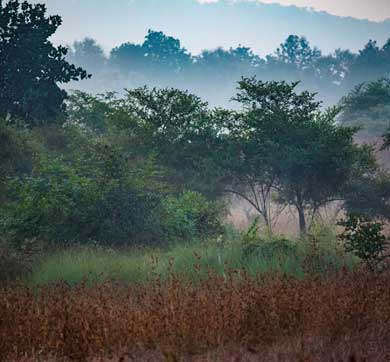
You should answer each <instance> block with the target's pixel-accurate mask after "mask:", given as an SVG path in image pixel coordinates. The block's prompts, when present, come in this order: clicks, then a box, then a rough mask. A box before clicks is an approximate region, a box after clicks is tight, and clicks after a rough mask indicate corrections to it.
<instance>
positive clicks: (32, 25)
mask: <svg viewBox="0 0 390 362" xmlns="http://www.w3.org/2000/svg"><path fill="white" fill-rule="evenodd" d="M61 23H62V19H61V17H60V16H49V17H46V6H45V5H42V4H36V5H33V4H29V3H28V2H27V1H24V2H20V1H19V0H10V1H7V2H6V3H5V4H4V5H3V2H1V3H0V29H1V31H0V69H1V72H0V116H1V117H4V118H6V117H8V118H9V117H12V118H20V119H23V120H25V121H26V122H27V123H28V124H29V125H37V124H40V123H45V122H47V121H49V120H52V121H53V119H55V118H57V117H58V116H59V114H61V113H62V112H63V111H64V99H65V98H66V92H65V91H64V90H63V89H61V88H60V87H59V86H58V83H67V82H69V81H71V80H79V79H83V78H86V77H87V73H86V72H85V71H84V70H83V69H81V68H77V67H75V66H74V65H71V64H69V63H68V62H67V61H66V60H65V55H66V53H67V49H66V48H64V47H62V46H59V47H54V46H53V44H52V43H51V42H50V41H49V40H48V38H49V37H50V36H52V35H53V34H54V33H55V32H56V30H57V29H58V27H59V26H60V25H61Z"/></svg>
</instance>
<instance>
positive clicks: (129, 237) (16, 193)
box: [2, 158, 159, 244]
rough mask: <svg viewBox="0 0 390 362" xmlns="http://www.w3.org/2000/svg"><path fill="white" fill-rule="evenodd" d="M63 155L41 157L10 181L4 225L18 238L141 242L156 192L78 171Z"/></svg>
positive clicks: (147, 233) (148, 230) (148, 232)
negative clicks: (28, 171)
mask: <svg viewBox="0 0 390 362" xmlns="http://www.w3.org/2000/svg"><path fill="white" fill-rule="evenodd" d="M77 171H78V170H76V169H75V168H74V167H73V166H72V165H69V164H67V163H66V162H64V161H63V160H62V159H61V158H47V159H43V160H41V162H40V163H39V165H38V166H37V167H36V169H35V170H34V173H33V174H32V175H29V176H24V177H18V178H15V179H13V180H12V181H11V182H10V183H9V190H10V191H11V196H12V202H9V203H7V204H6V206H5V208H4V209H3V213H2V215H3V217H2V228H3V231H4V232H5V233H6V234H7V235H8V237H10V238H11V239H12V240H14V241H15V242H16V243H21V242H22V241H24V240H25V239H32V238H38V239H41V240H45V241H48V242H52V243H62V244H74V243H80V242H87V241H89V240H94V241H96V242H98V243H101V244H104V243H109V244H119V243H129V242H133V243H135V242H137V241H139V242H143V241H146V240H147V239H149V238H152V236H154V235H152V234H156V233H157V232H156V231H155V230H154V219H153V216H154V213H155V209H156V208H157V207H158V205H159V197H158V196H155V195H153V194H142V193H140V192H137V190H133V189H131V188H128V187H125V186H123V185H120V183H118V182H115V181H116V180H114V179H106V180H100V179H99V178H96V177H92V176H85V175H80V173H78V172H77Z"/></svg>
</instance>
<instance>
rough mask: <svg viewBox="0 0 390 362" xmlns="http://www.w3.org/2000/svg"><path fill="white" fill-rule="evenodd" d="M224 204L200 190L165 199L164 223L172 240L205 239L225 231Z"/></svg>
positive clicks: (166, 231) (166, 232)
mask: <svg viewBox="0 0 390 362" xmlns="http://www.w3.org/2000/svg"><path fill="white" fill-rule="evenodd" d="M223 210H224V209H223V205H221V204H220V203H217V202H212V201H208V200H207V199H206V198H205V197H204V196H202V195H201V194H200V193H198V192H192V191H189V192H184V193H182V194H181V195H179V196H178V197H175V196H169V197H167V198H166V199H165V200H164V204H163V215H162V224H163V227H164V229H165V234H167V235H169V236H170V239H171V240H177V239H184V240H205V239H207V238H211V237H215V236H218V235H220V234H222V233H223V227H222V225H221V214H222V212H223Z"/></svg>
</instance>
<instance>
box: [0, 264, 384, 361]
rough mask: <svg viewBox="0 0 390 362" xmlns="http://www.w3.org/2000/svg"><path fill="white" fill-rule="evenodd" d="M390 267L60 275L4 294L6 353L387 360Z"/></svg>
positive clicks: (37, 357)
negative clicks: (92, 280) (85, 279)
mask: <svg viewBox="0 0 390 362" xmlns="http://www.w3.org/2000/svg"><path fill="white" fill-rule="evenodd" d="M389 284H390V276H389V275H386V274H382V275H372V274H369V273H362V272H361V273H360V272H354V273H351V272H347V271H343V272H340V273H338V274H335V275H333V276H328V277H326V278H318V277H317V278H305V279H289V278H285V277H280V276H271V275H267V276H263V278H262V279H258V278H252V277H250V276H248V275H246V274H245V273H239V272H238V271H235V272H231V273H230V274H229V275H227V277H226V278H220V277H218V276H215V275H210V276H209V277H208V278H207V279H205V280H203V281H202V282H200V283H195V284H194V283H184V282H183V281H182V280H179V279H177V278H175V277H172V278H168V279H167V280H165V281H162V280H160V279H156V280H154V281H151V282H149V283H147V284H146V285H143V286H135V285H128V284H126V285H125V284H123V283H114V282H107V283H103V284H99V285H95V286H92V287H88V286H86V285H85V284H79V285H77V286H73V287H71V286H69V285H68V284H64V283H59V284H56V285H51V286H47V287H43V288H41V289H36V288H27V287H23V286H19V287H15V286H10V287H7V288H6V287H4V288H2V289H1V293H0V321H1V323H0V356H1V357H2V361H7V362H11V361H18V362H19V361H20V362H22V361H23V362H36V361H40V362H46V361H47V362H49V361H53V362H54V361H56V362H59V361H79V362H82V361H83V362H84V361H89V360H91V361H107V362H108V361H115V362H125V361H150V362H154V361H155V362H157V361H164V362H176V361H199V362H201V361H209V362H214V361H221V362H225V361H231V362H233V361H236V362H237V361H253V362H254V361H264V362H272V361H275V362H276V361H280V362H295V361H296V362H304V361H305V362H309V361H313V362H325V361H337V362H339V361H340V362H342V361H345V362H363V361H366V362H368V361H373V362H374V361H375V362H385V361H389V357H390V289H389V287H388V286H389Z"/></svg>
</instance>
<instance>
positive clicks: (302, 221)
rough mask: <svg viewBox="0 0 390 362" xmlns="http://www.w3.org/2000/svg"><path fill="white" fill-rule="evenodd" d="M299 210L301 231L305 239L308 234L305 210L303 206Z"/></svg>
mask: <svg viewBox="0 0 390 362" xmlns="http://www.w3.org/2000/svg"><path fill="white" fill-rule="evenodd" d="M297 209H298V216H299V231H300V234H301V237H302V238H304V237H305V236H306V233H307V226H306V217H305V209H304V208H303V207H302V206H300V207H297Z"/></svg>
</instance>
